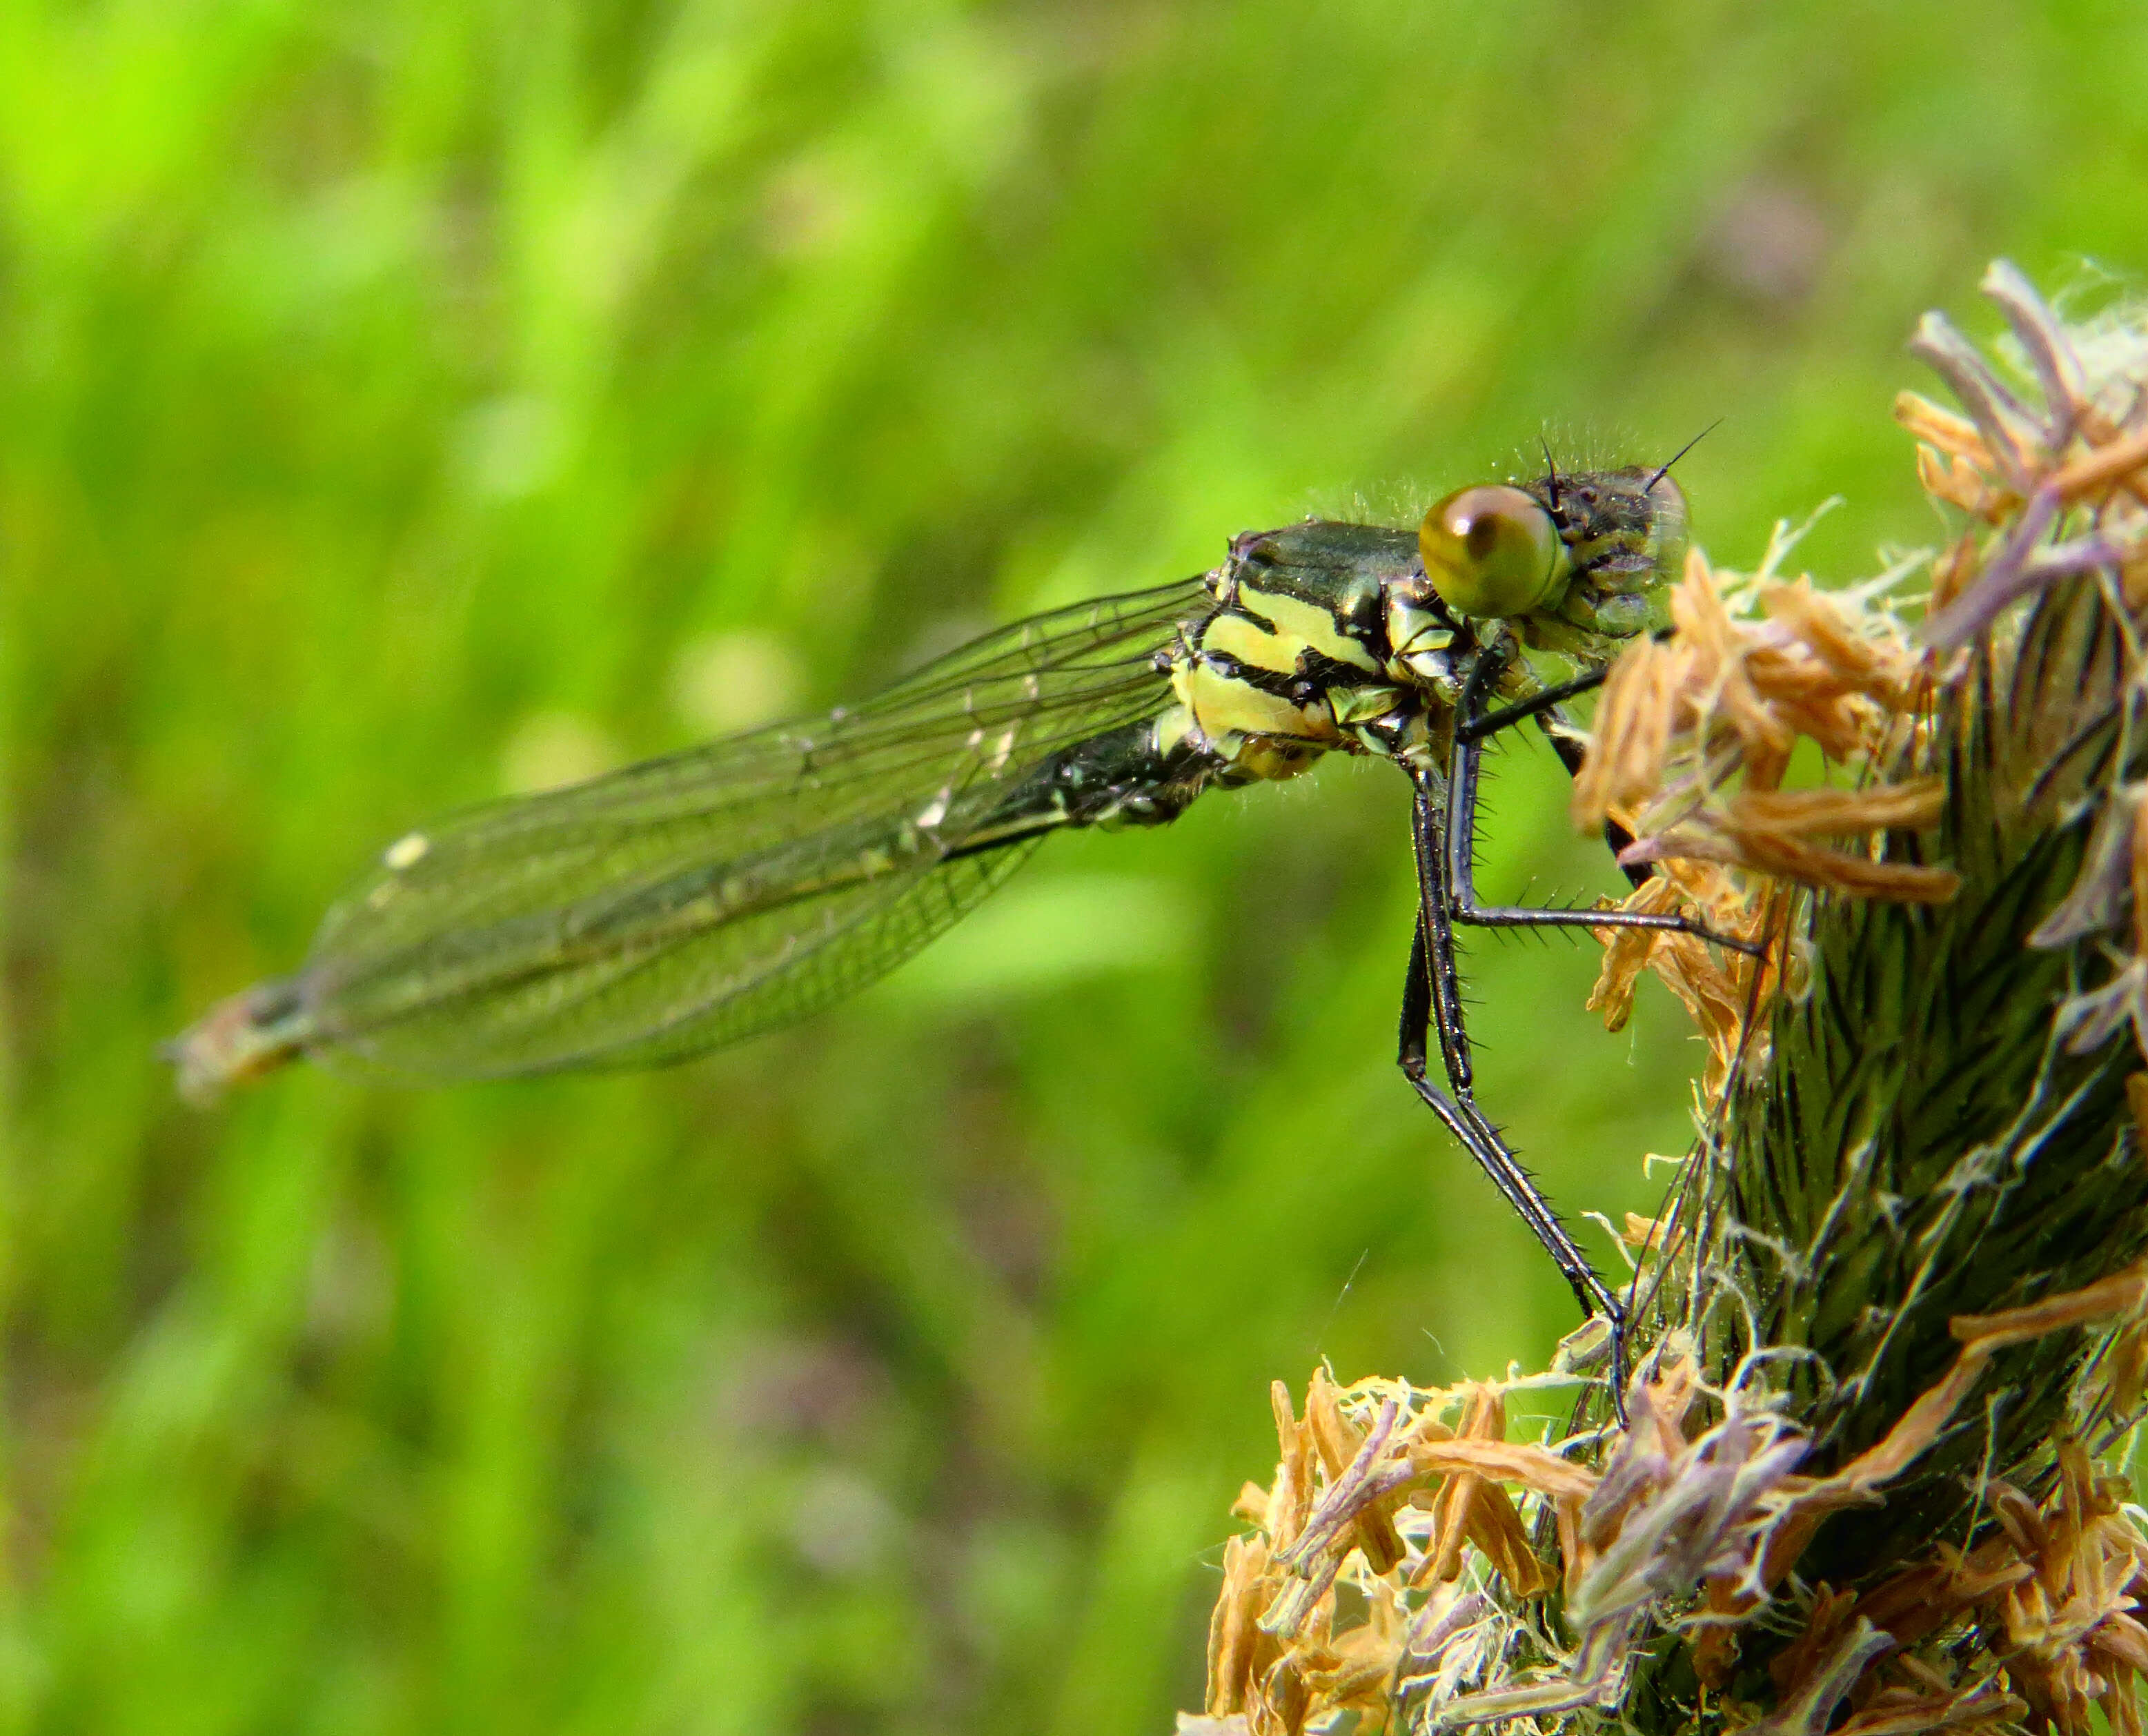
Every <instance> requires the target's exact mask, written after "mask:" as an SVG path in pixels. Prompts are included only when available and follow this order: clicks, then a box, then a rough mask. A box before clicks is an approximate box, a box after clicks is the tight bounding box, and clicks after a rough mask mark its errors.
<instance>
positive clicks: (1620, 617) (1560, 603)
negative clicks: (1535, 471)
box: [1434, 464, 1686, 663]
mask: <svg viewBox="0 0 2148 1736" xmlns="http://www.w3.org/2000/svg"><path fill="white" fill-rule="evenodd" d="M1513 493H1515V494H1520V495H1523V497H1525V498H1526V499H1529V500H1531V501H1533V503H1534V504H1536V505H1537V506H1538V507H1539V508H1540V509H1542V511H1543V514H1545V515H1546V516H1547V517H1548V518H1549V519H1550V520H1551V521H1552V523H1553V525H1554V526H1555V527H1556V529H1557V531H1558V540H1559V542H1560V544H1562V545H1563V548H1564V549H1565V551H1566V554H1567V558H1568V562H1569V563H1570V572H1569V576H1568V579H1567V581H1566V582H1565V584H1564V585H1561V586H1559V587H1558V589H1557V590H1556V591H1555V592H1554V593H1553V595H1549V596H1548V597H1547V598H1546V600H1543V602H1541V603H1538V604H1537V605H1535V606H1533V607H1532V608H1529V609H1525V610H1518V611H1515V612H1514V613H1513V615H1510V616H1509V619H1513V620H1515V622H1516V625H1517V626H1518V629H1519V630H1520V632H1521V635H1522V637H1523V639H1524V640H1527V641H1528V643H1529V644H1531V645H1538V646H1540V647H1542V648H1543V649H1544V650H1554V651H1563V652H1565V653H1567V654H1568V655H1570V656H1575V657H1579V658H1583V659H1584V660H1588V661H1590V662H1596V663H1600V662H1603V661H1605V660H1608V659H1609V658H1610V657H1612V656H1614V655H1616V653H1617V651H1618V650H1619V646H1620V645H1622V644H1623V643H1624V641H1626V640H1630V639H1633V638H1635V637H1637V636H1638V635H1640V634H1643V633H1647V632H1651V631H1654V630H1656V629H1657V628H1659V627H1662V626H1664V625H1667V624H1668V620H1669V594H1670V587H1671V584H1672V582H1673V581H1674V580H1676V579H1677V577H1678V575H1679V571H1680V569H1682V568H1683V567H1684V564H1685V548H1686V504H1685V491H1684V489H1681V488H1680V487H1679V485H1678V484H1677V483H1676V482H1675V481H1674V480H1673V479H1671V477H1670V475H1669V472H1668V470H1667V469H1664V468H1660V467H1650V466H1648V465H1644V464H1634V465H1629V466H1628V467H1627V468H1625V469H1618V470H1569V471H1564V472H1560V471H1556V470H1554V471H1550V472H1548V473H1547V474H1545V475H1544V476H1543V477H1542V478H1539V479H1536V480H1533V481H1530V482H1526V483H1523V484H1518V485H1517V486H1516V487H1515V488H1514V489H1513ZM1434 510H1435V511H1437V510H1438V509H1437V508H1435V509H1434Z"/></svg>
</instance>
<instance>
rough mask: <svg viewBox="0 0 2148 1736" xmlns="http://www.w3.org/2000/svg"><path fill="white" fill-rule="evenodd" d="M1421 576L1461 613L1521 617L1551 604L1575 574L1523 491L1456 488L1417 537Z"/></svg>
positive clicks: (1551, 528)
mask: <svg viewBox="0 0 2148 1736" xmlns="http://www.w3.org/2000/svg"><path fill="white" fill-rule="evenodd" d="M1417 545H1418V551H1419V552H1420V553H1421V554H1423V556H1424V570H1425V574H1426V576H1427V577H1428V578H1429V579H1430V580H1432V588H1433V590H1436V591H1438V593H1439V600H1440V601H1442V602H1443V603H1444V604H1446V605H1447V606H1448V608H1449V609H1451V610H1453V611H1454V613H1456V614H1457V615H1467V616H1469V617H1472V618H1473V619H1476V620H1484V619H1487V618H1488V617H1490V616H1493V615H1527V614H1528V612H1529V611H1530V610H1533V609H1541V608H1543V606H1544V605H1546V604H1547V603H1549V602H1552V601H1553V600H1555V599H1556V598H1557V597H1558V594H1559V591H1560V590H1561V589H1562V588H1563V586H1564V585H1565V584H1566V581H1567V580H1568V578H1569V577H1570V576H1571V575H1572V574H1573V560H1572V559H1571V557H1569V556H1568V554H1567V551H1566V544H1564V543H1563V541H1561V540H1560V539H1559V534H1558V525H1556V524H1553V523H1552V519H1551V514H1549V513H1548V512H1546V511H1545V510H1544V509H1543V505H1542V504H1540V503H1539V502H1538V501H1537V500H1536V499H1533V498H1532V497H1531V496H1529V495H1528V494H1523V492H1522V491H1521V489H1516V488H1508V487H1505V486H1503V485H1482V486H1479V487H1476V488H1468V489H1458V490H1457V491H1456V492H1455V493H1453V494H1449V495H1448V497H1447V498H1446V499H1444V500H1443V501H1441V502H1440V503H1439V504H1438V505H1437V506H1435V507H1433V509H1432V510H1431V511H1430V512H1428V513H1427V514H1425V515H1424V523H1423V524H1421V525H1420V526H1418V533H1417Z"/></svg>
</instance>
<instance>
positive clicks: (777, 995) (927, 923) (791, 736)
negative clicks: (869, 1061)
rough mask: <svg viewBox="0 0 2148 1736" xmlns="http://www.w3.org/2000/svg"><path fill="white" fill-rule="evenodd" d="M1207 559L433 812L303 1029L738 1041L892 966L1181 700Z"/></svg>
mask: <svg viewBox="0 0 2148 1736" xmlns="http://www.w3.org/2000/svg"><path fill="white" fill-rule="evenodd" d="M1206 605H1207V594H1206V592H1205V591H1204V590H1202V585H1201V583H1200V581H1199V580H1185V581H1182V582H1181V583H1179V584H1177V585H1168V586H1166V587H1163V588H1162V589H1161V590H1152V591H1146V592H1140V593H1137V594H1135V595H1129V596H1123V597H1115V598H1107V599H1104V600H1099V601H1097V602H1092V603H1084V604H1082V605H1077V606H1076V607H1074V608H1071V609H1066V610H1057V611H1055V612H1053V613H1051V614H1048V615H1038V616H1036V617H1034V618H1033V619H1031V620H1026V621H1024V622H1021V623H1019V624H1018V625H1014V626H1011V627H1008V628H1005V629H1003V630H1001V631H999V632H996V633H993V634H991V635H987V636H986V637H985V638H983V639H981V640H977V641H976V642H975V643H974V644H972V645H969V646H966V648H964V649H963V650H959V651H956V652H954V653H952V654H951V655H949V656H947V657H945V658H943V659H941V660H940V661H938V662H936V663H934V664H932V665H929V666H927V667H926V669H924V670H921V671H919V672H918V673H917V674H916V675H914V676H912V677H911V678H910V679H909V680H906V681H904V682H902V683H901V684H900V685H897V686H896V687H894V688H891V689H890V690H888V691H886V692H885V693H883V694H881V695H880V696H879V697H878V698H876V699H874V700H870V701H868V702H866V704H864V705H860V706H857V707H856V708H855V709H851V710H838V711H836V712H834V713H832V714H831V715H829V716H827V717H825V718H819V719H813V720H806V721H801V722H796V723H790V724H782V725H775V726H773V727H770V728H768V729H765V730H754V731H751V732H749V733H747V734H744V735H734V736H730V737H727V738H725V739H724V740H718V741H715V742H711V743H710V744H709V745H706V746H705V747H699V748H695V749H692V750H689V751H687V752H685V753H681V754H676V755H671V756H670V757H669V758H666V759H661V760H651V761H649V762H648V763H646V764H644V765H635V766H630V767H628V768H626V769H625V770H620V771H617V772H614V773H611V774H610V775H607V776H604V777H600V778H597V779H595V780H592V781H590V782H589V783H585V784H580V785H573V786H571V787H569V788H566V789H562V790H554V791H550V792H548V793H546V794H544V795H536V796H532V797H528V798H524V799H520V800H509V801H504V802H499V803H496V804H493V805H489V806H484V807H479V808H476V809H473V810H468V811H466V812H464V813H462V814H459V815H453V816H450V817H449V818H448V819H447V820H444V821H442V822H441V823H440V824H439V825H434V826H431V827H428V828H425V829H424V830H420V831H416V832H413V833H411V834H410V835H409V836H407V837H404V838H403V839H400V840H397V841H396V842H395V843H394V844H393V845H389V848H388V849H387V850H385V851H384V852H383V855H382V857H381V860H380V862H379V865H378V866H377V868H376V869H375V871H374V872H373V873H372V874H371V875H370V876H368V877H367V878H366V879H365V880H364V881H361V882H360V883H359V885H358V886H355V887H354V888H353V889H352V890H351V891H350V893H349V895H348V896H346V897H345V899H344V901H342V902H341V903H340V904H339V905H338V906H336V907H335V908H334V910H333V911H330V912H329V916H328V919H327V921H325V922H324V925H323V926H322V929H321V932H320V935H319V938H318V940H317V941H316V942H315V944H314V951H313V954H312V956H311V957H310V958H309V961H308V963H307V966H306V968H305V970H304V972H303V973H302V974H301V975H300V976H299V978H298V979H297V981H296V982H295V984H294V988H295V990H296V991H297V994H298V996H299V1000H300V1001H301V1002H302V1003H303V1006H304V1025H305V1029H306V1035H305V1038H304V1046H306V1047H307V1048H309V1050H311V1051H313V1052H314V1053H315V1054H316V1055H318V1056H321V1057H323V1058H324V1059H332V1058H334V1057H336V1056H347V1057H349V1058H351V1059H354V1060H357V1061H361V1062H363V1063H366V1064H369V1065H371V1066H378V1067H384V1068H386V1069H389V1070H390V1071H396V1072H401V1073H409V1074H417V1075H425V1076H435V1077H443V1076H464V1077H467V1076H481V1075H486V1074H499V1073H515V1072H527V1071H540V1070H543V1069H547V1068H557V1067H568V1066H628V1065H637V1064H643V1063H647V1062H650V1061H661V1060H665V1059H670V1058H674V1057H676V1056H683V1055H687V1054H690V1053H693V1052H695V1051H699V1050H703V1049H707V1048H710V1047H714V1046H716V1045H719V1044H722V1043H728V1042H734V1041H738V1040H739V1039H740V1038H742V1037H745V1036H751V1035H753V1034H754V1033H755V1032H757V1031H765V1030H767V1029H769V1028H770V1027H771V1026H776V1025H780V1024H783V1023H785V1022H787V1021H790V1020H793V1019H795V1018H799V1017H800V1016H804V1015H805V1014H806V1013H808V1012H811V1011H814V1010H815V1009H816V1008H818V1007H821V1006H825V1005H826V1004H827V1003H828V1002H830V1001H834V1000H836V999H837V998H839V997H840V996H843V995H845V994H847V993H849V992H850V991H851V990H853V989H856V988H858V987H860V986H862V985H863V984H865V983H866V982H869V981H871V980H872V979H873V978H875V977H876V976H881V974H883V973H884V972H886V971H888V970H890V969H891V968H893V967H894V966H896V964H898V963H900V962H901V961H902V960H904V959H905V958H907V957H908V956H910V955H911V953H913V952H915V951H916V950H917V949H918V948H919V947H920V946H923V945H924V944H925V943H926V941H929V940H931V938H932V936H935V935H936V934H938V933H939V932H940V931H941V930H942V929H944V928H946V926H947V925H948V924H949V923H951V922H952V921H955V919H956V917H958V916H961V914H962V913H963V912H964V911H967V910H968V909H969V908H970V907H971V906H973V905H974V904H976V902H977V901H978V900H980V899H981V898H982V897H983V896H985V894H986V892H988V891H991V889H992V888H993V887H994V886H996V885H997V884H998V883H999V882H1000V881H1001V880H1002V879H1004V878H1005V877H1006V875H1007V874H1008V873H1010V872H1011V871H1012V870H1013V868H1014V867H1015V866H1016V865H1017V864H1018V863H1019V862H1020V861H1021V860H1022V859H1023V858H1024V857H1025V856H1026V855H1027V853H1028V851H1029V850H1031V848H1033V847H1034V845H1035V844H1036V841H1037V840H1039V839H1040V838H1041V836H1043V835H1044V834H1045V832H1046V831H1047V830H1050V829H1051V825H1052V824H1053V823H1054V821H1053V820H1052V818H1051V814H1050V813H1049V811H1048V810H1045V809H1042V808H1041V807H1040V806H1039V805H1036V803H1034V802H1031V801H1027V800H1024V798H1023V791H1024V789H1025V786H1026V785H1034V783H1035V781H1036V780H1038V779H1039V778H1040V777H1041V775H1044V774H1045V773H1046V771H1047V770H1048V769H1049V768H1050V767H1051V765H1052V763H1053V756H1054V755H1056V754H1059V753H1061V752H1062V751H1063V750H1066V749H1068V748H1070V747H1071V746H1074V745H1077V744H1080V743H1082V742H1085V741H1089V740H1094V739H1095V738H1097V737H1099V736H1101V735H1107V734H1108V732H1110V731H1112V730H1122V729H1127V728H1130V727H1132V726H1134V725H1139V724H1141V723H1142V722H1144V721H1145V720H1149V719H1152V718H1153V717H1154V716H1155V715H1157V712H1158V711H1159V710H1162V709H1163V707H1164V706H1165V705H1167V704H1168V703H1169V686H1168V682H1167V678H1166V676H1165V675H1163V674H1162V673H1161V672H1160V671H1159V669H1158V666H1157V658H1156V654H1157V651H1158V650H1162V649H1163V648H1164V647H1166V646H1167V645H1169V644H1170V643H1171V642H1172V640H1173V638H1174V637H1175V635H1176V633H1177V629H1178V627H1179V625H1180V624H1181V623H1182V622H1183V621H1187V620H1192V619H1197V618H1198V616H1199V615H1201V614H1202V613H1203V612H1205V607H1206Z"/></svg>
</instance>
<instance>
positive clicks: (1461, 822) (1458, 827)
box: [1445, 652, 1764, 958]
mask: <svg viewBox="0 0 2148 1736" xmlns="http://www.w3.org/2000/svg"><path fill="white" fill-rule="evenodd" d="M1498 667H1499V663H1498V657H1497V655H1495V654H1493V653H1490V652H1487V653H1485V654H1483V655H1480V656H1479V657H1478V659H1477V660H1476V662H1475V664H1474V665H1473V667H1472V668H1471V670H1470V671H1469V675H1468V680H1465V681H1464V682H1463V685H1462V705H1461V715H1460V720H1459V721H1458V723H1457V725H1456V726H1455V730H1454V747H1453V751H1452V753H1451V754H1450V755H1448V773H1447V825H1446V827H1445V831H1446V857H1447V868H1446V880H1447V900H1446V905H1445V911H1446V915H1447V916H1448V920H1449V921H1454V922H1459V923H1463V924H1464V925H1465V926H1468V927H1471V928H1652V929H1655V930H1657V931H1660V932H1664V933H1669V934H1682V935H1694V936H1698V937H1699V938H1700V939H1701V940H1704V941H1710V942H1712V943H1713V944H1714V945H1715V946H1724V947H1728V948H1729V950H1730V951H1733V952H1742V953H1744V954H1746V955H1748V956H1751V957H1756V958H1757V957H1758V956H1759V955H1760V954H1761V952H1762V951H1764V948H1762V947H1759V946H1754V944H1753V943H1752V942H1751V941H1740V940H1737V939H1734V937H1733V936H1729V935H1719V934H1717V933H1716V932H1715V931H1714V930H1713V929H1711V928H1709V926H1707V925H1706V924H1705V923H1704V922H1700V921H1696V920H1695V919H1694V918H1693V917H1691V916H1682V915H1679V914H1678V913H1676V912H1673V911H1664V912H1662V913H1658V912H1655V911H1599V910H1570V909H1545V908H1543V906H1538V905H1525V904H1483V903H1481V902H1479V901H1478V897H1477V878H1476V854H1477V792H1478V777H1479V775H1480V770H1481V767H1480V761H1481V760H1482V758H1483V745H1482V744H1483V740H1484V739H1485V738H1486V737H1487V736H1488V735H1493V734H1495V733H1496V732H1497V731H1498V730H1503V729H1507V728H1509V727H1511V726H1512V725H1515V724H1518V723H1520V722H1522V721H1523V720H1524V719H1527V718H1531V717H1536V716H1539V715H1544V714H1546V713H1548V712H1550V711H1552V710H1553V708H1554V707H1555V705H1556V704H1557V702H1558V700H1562V699H1566V698H1570V697H1571V696H1572V695H1574V694H1576V693H1581V692H1586V691H1587V690H1588V689H1589V688H1591V687H1594V686H1597V685H1600V684H1601V682H1602V681H1603V675H1602V674H1601V673H1600V672H1598V673H1596V674H1593V675H1583V676H1582V677H1580V678H1579V679H1578V680H1573V681H1568V682H1566V683H1564V684H1563V685H1560V686H1558V687H1553V688H1547V689H1546V690H1544V691H1543V693H1540V694H1538V695H1536V696H1535V697H1534V698H1533V699H1531V700H1528V701H1527V702H1525V703H1524V704H1522V705H1510V706H1508V708H1507V709H1506V710H1503V711H1496V712H1492V713H1489V714H1487V713H1486V712H1484V711H1483V710H1482V709H1481V707H1482V705H1483V695H1484V692H1485V690H1487V689H1488V687H1489V686H1490V685H1491V681H1492V678H1493V675H1496V674H1497V673H1498ZM1552 743H1553V747H1554V748H1556V749H1559V750H1560V752H1559V761H1560V763H1561V764H1562V765H1564V766H1565V767H1566V768H1567V770H1568V771H1569V772H1572V771H1573V770H1576V769H1577V768H1578V765H1579V763H1580V761H1579V758H1578V755H1573V756H1572V757H1569V755H1570V754H1571V753H1572V748H1573V744H1572V743H1570V742H1563V741H1562V740H1561V738H1559V737H1558V736H1556V735H1554V736H1553V738H1552ZM1604 836H1605V840H1606V841H1607V842H1609V843H1611V845H1612V847H1613V849H1614V850H1619V849H1623V848H1624V844H1621V843H1619V841H1617V840H1619V839H1624V842H1625V843H1628V844H1630V843H1631V842H1632V841H1633V840H1632V838H1631V836H1630V835H1628V834H1627V833H1626V832H1625V831H1624V828H1618V829H1616V830H1614V828H1612V827H1610V826H1608V825H1607V826H1606V827H1605V829H1604ZM1628 877H1629V879H1631V878H1633V876H1632V875H1631V874H1630V873H1629V876H1628ZM1645 877H1646V876H1643V878H1645ZM1634 883H1635V884H1636V885H1639V881H1635V882H1634Z"/></svg>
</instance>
